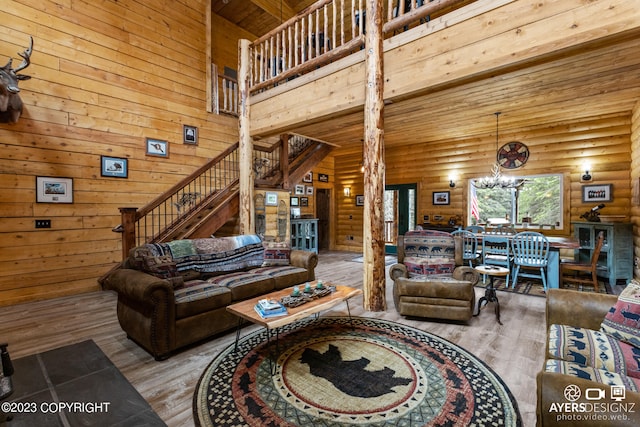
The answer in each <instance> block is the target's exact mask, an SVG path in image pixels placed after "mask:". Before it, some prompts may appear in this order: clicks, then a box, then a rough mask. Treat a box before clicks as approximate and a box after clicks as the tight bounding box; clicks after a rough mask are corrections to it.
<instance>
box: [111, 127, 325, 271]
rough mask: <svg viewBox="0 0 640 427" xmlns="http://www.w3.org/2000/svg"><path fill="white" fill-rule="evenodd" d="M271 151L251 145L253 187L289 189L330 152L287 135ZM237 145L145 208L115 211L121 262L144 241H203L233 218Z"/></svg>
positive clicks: (237, 175)
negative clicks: (117, 219) (193, 239)
mask: <svg viewBox="0 0 640 427" xmlns="http://www.w3.org/2000/svg"><path fill="white" fill-rule="evenodd" d="M285 140H286V143H285V141H283V140H280V141H279V142H278V143H276V144H274V145H273V146H272V147H267V148H265V147H254V155H253V158H254V165H253V166H254V167H253V169H254V173H255V186H256V187H269V188H284V189H287V188H291V186H292V185H293V184H295V183H297V182H300V181H301V180H302V177H303V176H304V175H305V174H306V173H307V172H308V171H310V170H311V169H312V168H313V167H314V166H315V165H317V164H318V162H320V161H321V160H322V159H323V158H324V157H325V156H326V155H327V154H328V153H329V152H330V151H331V149H332V147H331V146H330V145H328V144H325V143H322V142H319V141H314V140H310V139H308V138H304V137H300V136H297V135H289V136H287V138H285ZM239 164H240V163H239V150H238V143H237V142H236V143H235V144H233V145H231V146H230V147H229V148H228V149H227V150H225V151H224V152H222V153H220V155H218V156H217V157H216V158H214V159H212V160H210V161H208V162H207V163H206V164H205V165H203V166H202V167H200V168H198V169H197V170H196V171H194V172H193V173H192V174H191V175H189V176H187V177H186V178H184V179H183V180H182V181H180V182H178V183H177V184H176V185H174V186H173V187H171V188H170V189H169V190H167V191H166V192H165V193H163V194H161V195H160V196H158V197H157V198H156V199H154V200H153V201H152V202H151V203H149V204H148V205H147V206H145V207H143V208H141V209H137V208H121V209H120V213H121V218H122V223H121V224H120V225H119V226H117V227H115V228H114V229H113V230H114V231H116V232H120V233H122V254H123V259H124V258H126V257H127V255H128V253H129V250H130V249H131V248H134V247H136V246H140V245H142V244H145V243H158V242H167V241H171V240H178V239H187V238H198V237H209V236H211V235H212V234H213V233H215V232H216V231H218V230H219V229H220V228H221V227H222V226H223V225H224V224H225V223H226V222H227V221H229V220H230V219H232V218H234V217H236V216H237V215H238V212H239V207H240V197H239V180H240V179H239V178H240V170H239Z"/></svg>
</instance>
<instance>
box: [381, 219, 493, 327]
mask: <svg viewBox="0 0 640 427" xmlns="http://www.w3.org/2000/svg"><path fill="white" fill-rule="evenodd" d="M389 275H390V276H391V279H392V280H393V300H394V303H395V306H396V310H398V312H399V313H400V314H401V315H402V316H414V317H429V318H437V319H449V320H462V321H468V320H469V319H470V318H471V317H472V316H473V310H474V307H475V291H474V285H475V284H476V283H477V282H478V280H479V279H480V275H479V274H478V272H477V271H475V270H474V269H473V268H471V267H468V266H464V265H463V259H462V241H461V238H460V237H456V238H454V236H453V235H451V234H450V233H446V232H443V231H435V230H413V231H409V232H407V233H406V234H405V235H404V236H399V238H398V263H397V264H394V265H392V266H391V267H390V269H389Z"/></svg>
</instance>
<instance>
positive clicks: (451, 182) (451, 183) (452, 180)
mask: <svg viewBox="0 0 640 427" xmlns="http://www.w3.org/2000/svg"><path fill="white" fill-rule="evenodd" d="M455 186H456V177H455V175H449V187H451V188H454V187H455Z"/></svg>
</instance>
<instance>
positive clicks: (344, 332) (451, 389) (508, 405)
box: [193, 317, 522, 427]
mask: <svg viewBox="0 0 640 427" xmlns="http://www.w3.org/2000/svg"><path fill="white" fill-rule="evenodd" d="M274 362H275V363H274ZM271 367H273V368H274V370H275V373H274V374H273V375H271ZM193 403H194V404H193V412H194V419H195V421H196V424H197V425H199V426H201V427H205V426H206V427H209V426H216V427H219V426H332V427H335V426H356V425H357V426H367V427H372V426H470V425H475V426H507V427H508V426H520V425H522V421H521V417H520V413H519V411H518V405H517V403H516V401H515V399H514V398H513V396H512V394H511V392H510V391H509V389H508V388H507V386H506V385H505V384H504V383H503V382H502V380H501V379H500V378H499V377H498V376H497V375H496V373H495V372H493V371H492V370H491V368H489V367H488V366H487V365H485V364H484V362H482V361H481V360H479V359H477V358H476V357H475V356H474V355H473V354H471V353H469V352H468V351H466V350H464V349H463V348H461V347H459V346H457V345H455V344H453V343H451V342H449V341H447V340H445V339H442V338H440V337H437V336H435V335H432V334H429V333H428V332H425V331H422V330H419V329H415V328H411V327H408V326H405V325H401V324H398V323H395V322H389V321H385V320H378V319H368V318H359V317H354V318H353V319H352V320H349V318H343V317H339V318H335V317H329V318H320V319H315V320H314V319H307V320H304V321H300V322H296V323H294V324H293V325H290V326H286V327H283V328H281V329H280V331H279V336H278V340H277V348H276V340H275V336H274V335H272V337H271V344H267V332H266V330H264V329H262V330H260V331H257V332H254V333H251V334H249V335H247V336H246V337H244V338H242V339H241V340H240V342H239V343H238V349H237V350H235V346H234V344H232V345H231V346H229V347H228V348H226V349H225V350H224V351H222V352H221V353H220V354H219V355H218V356H217V357H216V358H215V359H214V360H213V361H212V362H211V364H210V365H209V366H208V367H207V368H206V370H205V372H204V374H203V375H202V377H201V378H200V380H199V382H198V385H197V387H196V390H195V393H194V402H193Z"/></svg>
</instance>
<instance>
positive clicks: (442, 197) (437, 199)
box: [433, 191, 449, 205]
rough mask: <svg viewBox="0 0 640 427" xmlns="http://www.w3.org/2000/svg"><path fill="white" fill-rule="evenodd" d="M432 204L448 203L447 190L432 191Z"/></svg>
mask: <svg viewBox="0 0 640 427" xmlns="http://www.w3.org/2000/svg"><path fill="white" fill-rule="evenodd" d="M433 204H434V205H448V204H449V191H434V192H433Z"/></svg>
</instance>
